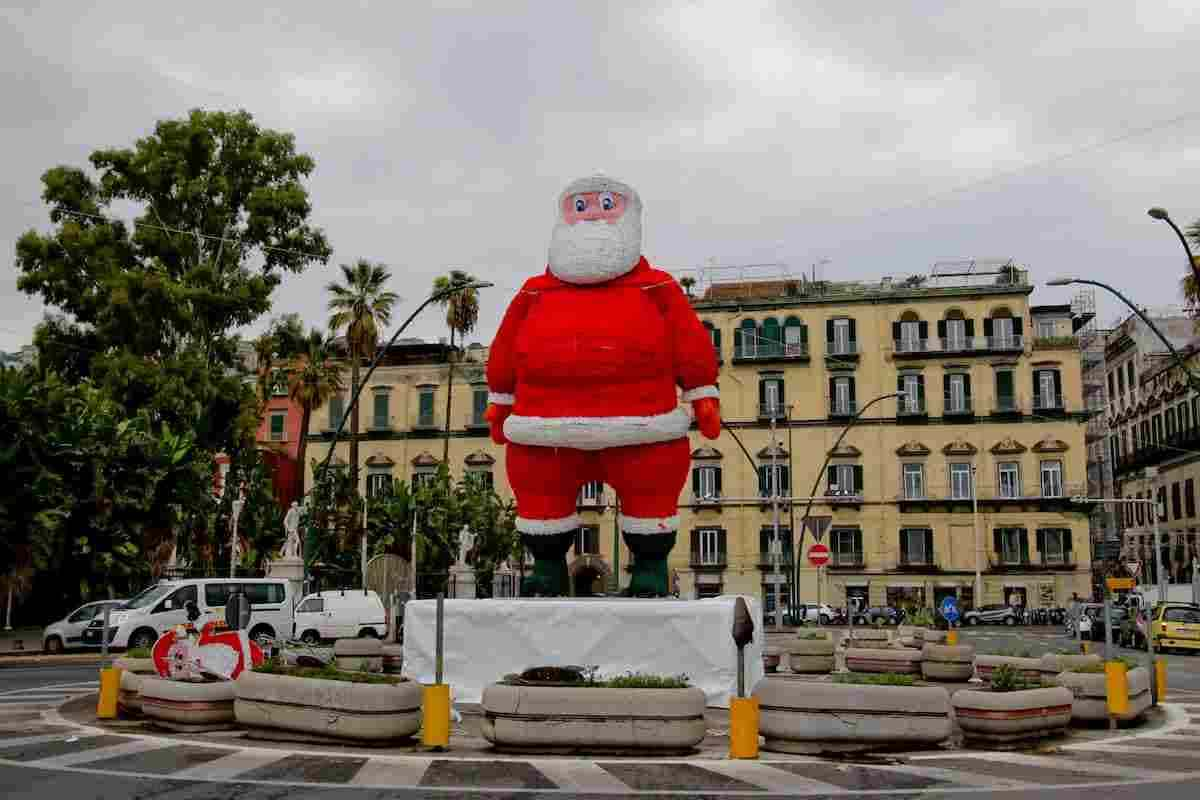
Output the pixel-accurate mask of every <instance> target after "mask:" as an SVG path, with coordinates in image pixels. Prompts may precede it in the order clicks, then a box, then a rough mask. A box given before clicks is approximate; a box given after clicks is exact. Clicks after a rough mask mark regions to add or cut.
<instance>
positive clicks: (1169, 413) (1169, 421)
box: [1163, 407, 1175, 442]
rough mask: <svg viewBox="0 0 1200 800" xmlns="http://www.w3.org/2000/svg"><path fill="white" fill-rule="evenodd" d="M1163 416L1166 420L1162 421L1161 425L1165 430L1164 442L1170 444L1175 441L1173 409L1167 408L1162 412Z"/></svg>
mask: <svg viewBox="0 0 1200 800" xmlns="http://www.w3.org/2000/svg"><path fill="white" fill-rule="evenodd" d="M1163 416H1164V417H1166V419H1165V420H1164V421H1163V425H1164V427H1165V429H1166V437H1167V438H1166V441H1168V442H1172V441H1174V440H1175V409H1173V408H1169V407H1168V408H1167V410H1166V411H1164V412H1163Z"/></svg>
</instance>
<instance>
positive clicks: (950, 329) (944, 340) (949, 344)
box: [937, 308, 975, 353]
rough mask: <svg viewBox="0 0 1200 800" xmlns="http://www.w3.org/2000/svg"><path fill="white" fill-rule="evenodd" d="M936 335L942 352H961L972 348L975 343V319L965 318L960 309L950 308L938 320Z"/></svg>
mask: <svg viewBox="0 0 1200 800" xmlns="http://www.w3.org/2000/svg"><path fill="white" fill-rule="evenodd" d="M937 335H938V339H940V340H941V345H942V350H943V351H944V352H947V353H961V352H963V351H966V350H972V349H974V343H975V320H973V319H967V318H966V317H965V315H964V314H963V312H962V311H960V310H958V309H957V308H952V309H950V310H949V311H947V312H946V317H945V319H940V320H938V324H937Z"/></svg>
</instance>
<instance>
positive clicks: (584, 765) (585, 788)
mask: <svg viewBox="0 0 1200 800" xmlns="http://www.w3.org/2000/svg"><path fill="white" fill-rule="evenodd" d="M529 763H530V764H531V765H533V767H534V768H535V769H537V771H538V772H540V773H542V774H543V775H545V776H546V777H547V778H549V779H550V780H552V781H554V783H555V784H557V785H558V788H559V789H567V790H570V791H573V792H591V793H596V794H619V795H626V794H629V793H630V792H632V791H633V790H632V789H631V788H630V787H629V786H627V785H626V784H625V783H624V782H623V781H621V779H620V778H618V777H617V776H616V775H613V774H612V773H611V772H609V771H608V770H606V769H604V767H601V766H600V765H599V764H597V763H596V762H594V761H580V760H574V759H567V758H563V759H550V758H542V759H533V760H531V761H529Z"/></svg>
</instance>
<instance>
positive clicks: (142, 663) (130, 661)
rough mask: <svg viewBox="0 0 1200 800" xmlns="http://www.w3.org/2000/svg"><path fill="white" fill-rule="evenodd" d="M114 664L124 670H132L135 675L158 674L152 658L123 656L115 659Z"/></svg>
mask: <svg viewBox="0 0 1200 800" xmlns="http://www.w3.org/2000/svg"><path fill="white" fill-rule="evenodd" d="M113 666H114V667H116V668H118V669H120V670H121V671H122V672H132V673H133V674H135V675H157V674H158V670H156V669H155V668H154V659H152V658H127V657H124V656H122V657H121V658H118V659H117V660H115V661H113Z"/></svg>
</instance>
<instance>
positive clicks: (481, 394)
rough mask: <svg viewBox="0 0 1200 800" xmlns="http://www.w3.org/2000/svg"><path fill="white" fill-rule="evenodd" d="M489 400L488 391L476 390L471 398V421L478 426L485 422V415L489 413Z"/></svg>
mask: <svg viewBox="0 0 1200 800" xmlns="http://www.w3.org/2000/svg"><path fill="white" fill-rule="evenodd" d="M487 398H488V393H487V389H476V390H475V393H474V394H473V395H472V397H471V401H472V404H471V415H472V416H471V421H472V422H473V423H475V424H476V425H482V424H483V422H484V417H483V415H484V414H486V413H487V405H488V399H487Z"/></svg>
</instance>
